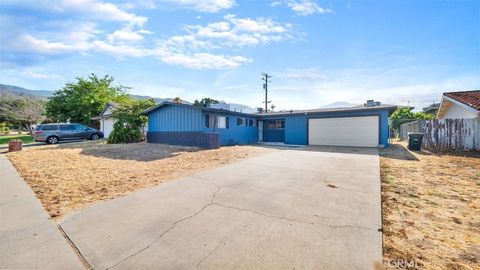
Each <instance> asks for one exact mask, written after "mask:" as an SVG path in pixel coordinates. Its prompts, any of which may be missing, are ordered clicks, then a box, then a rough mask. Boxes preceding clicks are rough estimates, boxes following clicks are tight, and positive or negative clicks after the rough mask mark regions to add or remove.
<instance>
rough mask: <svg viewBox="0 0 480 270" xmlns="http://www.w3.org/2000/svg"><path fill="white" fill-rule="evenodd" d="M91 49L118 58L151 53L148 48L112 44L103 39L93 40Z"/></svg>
mask: <svg viewBox="0 0 480 270" xmlns="http://www.w3.org/2000/svg"><path fill="white" fill-rule="evenodd" d="M92 50H94V51H100V52H104V53H107V54H109V55H113V56H116V57H118V58H125V57H146V56H151V55H152V53H151V51H150V50H148V49H144V48H141V47H136V46H133V45H123V44H120V45H112V44H110V43H107V42H104V41H99V40H97V41H94V42H93V43H92Z"/></svg>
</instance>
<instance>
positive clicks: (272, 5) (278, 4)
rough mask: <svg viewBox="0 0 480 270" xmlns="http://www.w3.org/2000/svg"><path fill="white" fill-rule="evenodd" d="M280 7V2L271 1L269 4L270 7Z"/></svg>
mask: <svg viewBox="0 0 480 270" xmlns="http://www.w3.org/2000/svg"><path fill="white" fill-rule="evenodd" d="M281 5H282V2H279V1H273V2H271V3H270V6H271V7H278V6H281Z"/></svg>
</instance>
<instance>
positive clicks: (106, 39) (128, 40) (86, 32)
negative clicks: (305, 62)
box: [0, 0, 293, 69]
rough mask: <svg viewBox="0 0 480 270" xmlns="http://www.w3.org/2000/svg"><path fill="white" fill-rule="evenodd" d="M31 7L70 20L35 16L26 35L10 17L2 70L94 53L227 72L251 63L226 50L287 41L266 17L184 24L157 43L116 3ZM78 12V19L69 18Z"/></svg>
mask: <svg viewBox="0 0 480 270" xmlns="http://www.w3.org/2000/svg"><path fill="white" fill-rule="evenodd" d="M7 1H8V0H7ZM31 4H32V7H30V8H33V7H36V8H42V9H48V11H47V12H55V13H64V14H63V15H64V16H65V17H68V18H71V19H70V20H60V19H55V20H48V19H47V20H45V21H44V18H43V17H42V18H40V17H39V18H37V22H38V23H39V26H38V27H37V28H36V29H38V30H36V29H35V31H32V30H31V28H29V27H23V26H22V25H21V24H18V23H17V18H15V17H11V18H10V19H8V20H10V21H9V23H11V24H13V25H14V26H15V27H16V28H17V30H18V31H16V30H12V31H10V32H9V34H8V35H7V36H8V37H9V38H8V43H6V44H5V47H6V49H7V50H8V53H9V57H10V58H9V59H6V60H5V61H3V62H4V63H2V65H7V66H8V62H9V61H12V60H13V61H14V62H13V63H15V59H21V60H22V61H24V63H26V64H31V63H33V62H35V61H39V60H40V59H42V60H44V59H48V57H49V56H55V57H61V56H67V55H72V54H76V53H80V54H89V53H100V54H105V55H111V56H114V57H116V58H119V59H125V58H143V57H152V58H155V59H158V60H160V61H161V62H163V63H166V64H169V65H178V66H183V67H187V68H192V69H232V68H236V67H238V66H240V65H244V64H247V63H251V62H252V61H253V60H252V59H251V58H249V57H248V56H244V55H241V53H231V52H230V53H229V52H228V50H230V49H231V48H232V47H243V46H251V47H253V46H257V45H266V44H270V43H272V42H278V41H281V40H285V39H291V38H293V36H292V32H293V31H292V25H291V24H288V23H280V22H277V21H274V20H272V19H269V18H256V19H254V18H239V17H237V16H235V15H226V16H223V19H222V20H220V21H217V22H212V23H209V24H206V25H201V24H199V25H189V26H185V27H184V29H183V30H184V34H183V35H182V34H180V35H173V36H170V37H166V38H164V39H160V40H159V39H157V38H155V37H152V38H149V39H147V38H146V35H152V34H153V33H152V32H151V31H149V30H147V29H145V28H144V24H145V22H146V21H147V18H146V17H142V16H137V15H136V14H134V13H132V12H127V11H125V10H124V9H125V8H131V7H132V6H131V5H126V4H125V3H124V4H125V5H121V4H117V5H116V4H112V3H108V2H101V1H99V0H53V1H52V2H51V6H48V5H46V2H45V1H43V0H40V1H39V2H33V3H31ZM127 4H128V3H127ZM176 4H179V5H192V6H194V7H195V8H200V9H203V8H205V9H207V7H209V8H208V9H209V10H210V11H212V12H213V11H214V9H213V8H212V7H213V6H216V7H217V8H221V9H223V8H228V7H230V6H232V5H234V4H235V2H234V1H228V0H226V1H213V0H212V1H193V0H180V1H179V2H178V1H177V2H176ZM121 7H122V8H123V9H122V8H121ZM79 13H81V14H83V15H82V16H76V15H75V14H79ZM72 14H73V15H72ZM63 15H62V16H63ZM77 18H78V20H77ZM0 19H1V18H0ZM104 20H109V21H113V22H114V23H116V25H118V28H116V29H115V28H114V30H109V31H108V32H107V31H105V30H104V29H102V30H99V29H98V26H99V25H100V26H104V25H105V24H104V22H102V21H104ZM29 21H30V20H29ZM111 26H112V24H111V23H110V24H108V27H111ZM105 28H106V27H105ZM152 40H153V41H154V42H155V43H152ZM18 52H22V54H23V53H25V54H26V55H27V54H28V55H30V56H32V57H31V58H30V59H32V60H29V61H28V62H27V61H25V60H23V59H24V58H22V56H21V55H20V54H19V53H18Z"/></svg>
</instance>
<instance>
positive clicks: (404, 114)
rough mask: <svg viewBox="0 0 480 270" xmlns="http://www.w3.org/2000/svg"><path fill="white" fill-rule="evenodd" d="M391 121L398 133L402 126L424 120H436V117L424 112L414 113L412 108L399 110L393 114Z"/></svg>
mask: <svg viewBox="0 0 480 270" xmlns="http://www.w3.org/2000/svg"><path fill="white" fill-rule="evenodd" d="M390 119H391V120H392V128H393V129H394V130H397V131H398V130H399V129H400V126H401V125H403V124H405V123H408V122H412V121H416V120H422V119H423V120H430V119H434V117H433V115H431V114H428V113H424V112H413V111H412V109H411V108H399V109H397V110H396V111H395V112H393V113H392V115H391V116H390Z"/></svg>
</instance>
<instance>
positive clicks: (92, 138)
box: [90, 133, 100, 141]
mask: <svg viewBox="0 0 480 270" xmlns="http://www.w3.org/2000/svg"><path fill="white" fill-rule="evenodd" d="M98 139H100V135H98V134H97V133H93V134H92V135H91V136H90V140H93V141H96V140H98Z"/></svg>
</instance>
